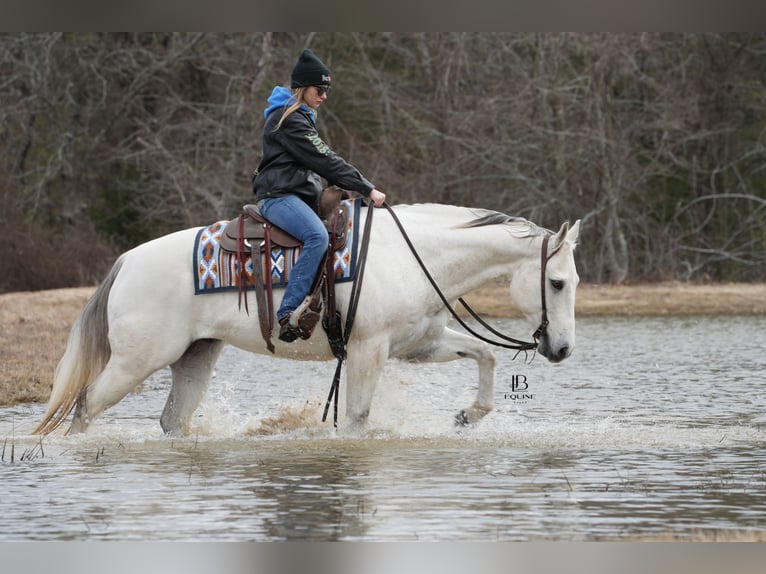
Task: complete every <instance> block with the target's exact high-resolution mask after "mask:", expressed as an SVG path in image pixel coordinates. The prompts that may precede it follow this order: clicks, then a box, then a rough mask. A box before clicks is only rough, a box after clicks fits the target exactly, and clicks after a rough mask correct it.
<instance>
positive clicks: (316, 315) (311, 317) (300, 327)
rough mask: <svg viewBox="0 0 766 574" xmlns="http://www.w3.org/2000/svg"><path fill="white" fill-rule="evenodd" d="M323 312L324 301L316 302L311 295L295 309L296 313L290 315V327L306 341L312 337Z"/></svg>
mask: <svg viewBox="0 0 766 574" xmlns="http://www.w3.org/2000/svg"><path fill="white" fill-rule="evenodd" d="M312 303H313V304H312ZM321 311H322V301H321V300H316V301H314V300H313V299H312V297H311V296H310V295H309V296H308V297H306V298H305V299H304V300H303V302H302V303H301V304H300V305H298V306H297V307H296V308H295V311H293V312H292V313H290V317H289V325H290V327H291V328H293V329H295V330H296V331H297V332H298V336H299V337H300V338H301V339H303V340H304V341H305V340H306V339H308V338H309V337H311V335H312V333H313V332H314V329H315V328H316V326H317V323H319V320H320V319H321V318H322V316H321ZM280 334H281V331H280Z"/></svg>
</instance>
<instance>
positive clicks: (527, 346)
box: [385, 204, 555, 359]
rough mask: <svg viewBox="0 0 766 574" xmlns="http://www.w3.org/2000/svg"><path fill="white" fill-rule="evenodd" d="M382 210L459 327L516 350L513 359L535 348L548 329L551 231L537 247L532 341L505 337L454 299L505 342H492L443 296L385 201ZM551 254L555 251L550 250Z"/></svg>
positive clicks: (483, 338)
mask: <svg viewBox="0 0 766 574" xmlns="http://www.w3.org/2000/svg"><path fill="white" fill-rule="evenodd" d="M385 207H386V209H388V212H389V213H390V214H391V217H392V218H393V219H394V222H395V223H396V226H397V227H398V228H399V231H400V232H401V234H402V237H403V238H404V241H405V242H406V243H407V246H408V247H409V248H410V251H411V252H412V254H413V255H414V256H415V259H416V260H417V262H418V264H419V265H420V268H421V269H422V270H423V273H425V275H426V277H427V278H428V281H429V282H430V283H431V286H432V287H433V288H434V290H435V291H436V294H437V295H438V296H439V298H440V299H441V301H442V303H443V304H444V306H445V307H446V308H447V310H448V311H449V312H450V313H451V314H452V316H453V317H454V318H455V320H456V321H457V322H458V323H460V326H461V327H463V328H464V329H465V330H466V331H468V332H469V333H470V334H471V335H473V336H474V337H476V338H477V339H479V340H481V341H484V342H485V343H489V344H490V345H494V346H495V347H502V348H504V349H512V350H515V351H518V352H517V353H516V355H515V356H514V357H513V358H514V359H515V358H516V356H518V354H519V353H520V352H522V351H524V352H526V351H532V350H535V349H537V345H538V342H539V340H540V338H541V337H542V336H543V335H545V334H546V333H547V331H548V324H549V323H548V305H547V302H546V297H545V271H546V269H547V268H548V261H549V260H550V258H551V257H552V256H553V253H551V254H550V255H549V254H548V242H549V240H550V237H551V234H550V233H547V232H546V234H545V236H544V237H543V244H542V247H541V249H540V260H541V264H540V294H541V305H542V317H541V319H540V325H539V326H538V327H537V329H536V330H535V332H534V333H533V334H532V339H533V340H532V341H520V340H519V339H514V338H513V337H509V336H507V335H504V334H503V333H500V332H499V331H497V330H496V329H495V328H493V327H492V326H491V325H489V324H488V323H487V322H486V321H484V319H482V318H481V317H480V316H479V314H478V313H477V312H476V311H474V310H473V309H472V308H471V306H470V305H468V303H466V302H465V300H464V299H463V298H462V297H459V298H458V301H459V302H460V304H461V305H462V306H463V308H464V309H465V310H466V311H467V312H468V313H469V314H470V315H471V317H473V318H474V319H476V321H477V322H478V323H479V324H480V325H481V326H482V327H484V328H485V329H487V330H488V331H489V332H490V333H492V334H493V335H495V336H496V337H499V338H500V339H501V340H502V341H506V342H500V341H495V340H492V339H488V338H487V337H484V336H483V335H481V334H480V333H477V332H476V331H474V330H473V329H472V328H471V327H470V326H469V325H468V324H467V323H466V322H465V321H463V319H462V318H461V317H460V316H459V315H458V313H457V311H455V309H454V308H453V307H452V305H450V302H449V301H448V300H447V297H446V296H445V295H444V293H443V292H442V290H441V289H440V288H439V285H438V284H437V283H436V280H435V279H434V278H433V276H432V275H431V273H429V271H428V269H427V268H426V266H425V263H423V260H422V259H421V258H420V255H419V254H418V252H417V250H416V249H415V246H414V245H413V244H412V241H411V240H410V238H409V236H408V235H407V232H406V231H405V230H404V226H403V225H402V223H401V221H399V218H398V217H397V216H396V213H394V210H393V209H392V208H391V206H389V205H388V204H385ZM554 253H555V251H554Z"/></svg>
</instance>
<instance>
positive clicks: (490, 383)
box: [406, 329, 495, 426]
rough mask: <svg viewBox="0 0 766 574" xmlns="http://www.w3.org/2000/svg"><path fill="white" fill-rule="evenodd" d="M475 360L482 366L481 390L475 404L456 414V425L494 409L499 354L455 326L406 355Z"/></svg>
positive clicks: (423, 358)
mask: <svg viewBox="0 0 766 574" xmlns="http://www.w3.org/2000/svg"><path fill="white" fill-rule="evenodd" d="M465 358H469V359H473V360H475V361H476V363H477V365H478V367H479V389H478V391H477V393H476V400H474V402H473V404H472V405H471V406H470V407H468V408H466V409H462V410H461V411H460V412H459V413H458V414H457V415H455V424H458V425H462V426H465V425H470V424H475V423H477V422H479V421H480V420H481V419H482V418H484V416H486V414H487V413H489V412H490V411H491V410H492V409H493V408H494V401H493V396H492V395H493V393H494V388H495V355H494V353H493V352H492V349H491V348H490V346H489V345H487V344H486V343H483V342H482V341H479V340H478V339H475V338H473V337H470V336H468V335H464V334H462V333H458V332H456V331H453V330H451V329H444V331H443V332H442V335H441V336H440V337H439V338H438V339H436V340H434V341H433V342H432V343H431V344H430V345H428V346H427V347H425V348H424V349H422V350H421V351H419V352H416V353H412V354H410V355H408V356H407V357H406V359H407V360H408V361H412V362H427V363H440V362H447V361H455V360H457V359H465Z"/></svg>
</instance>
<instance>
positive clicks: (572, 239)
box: [510, 219, 580, 363]
mask: <svg viewBox="0 0 766 574" xmlns="http://www.w3.org/2000/svg"><path fill="white" fill-rule="evenodd" d="M546 233H547V232H546ZM579 234H580V220H579V219H578V220H577V221H576V222H575V224H574V225H573V226H572V227H571V228H570V226H569V223H564V224H563V225H562V226H561V229H559V231H558V233H556V235H555V236H549V239H548V241H544V237H545V236H538V237H535V238H534V240H533V241H531V242H530V245H531V246H532V247H534V250H533V252H530V254H529V257H528V258H527V259H526V261H525V262H524V263H523V264H522V265H520V266H519V268H518V269H517V270H516V272H514V274H513V275H512V277H511V285H510V290H511V299H512V300H513V301H514V303H515V304H516V306H517V307H518V308H519V309H520V310H521V312H522V313H523V314H524V317H525V318H526V319H527V321H529V322H530V324H533V325H535V326H537V325H540V326H541V327H544V328H542V329H541V332H540V333H539V339H538V346H537V351H538V353H540V354H541V355H542V356H543V357H545V358H547V359H548V360H549V361H551V362H552V363H558V362H559V361H563V360H564V359H566V358H567V357H568V356H569V355H570V354H571V353H572V350H573V349H574V344H575V289H576V288H577V284H578V283H579V282H580V278H579V276H578V275H577V269H576V267H575V261H574V250H575V247H576V245H577V238H578V236H579ZM543 249H545V251H543ZM546 320H547V325H546Z"/></svg>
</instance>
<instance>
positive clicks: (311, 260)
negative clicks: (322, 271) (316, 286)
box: [259, 195, 329, 320]
mask: <svg viewBox="0 0 766 574" xmlns="http://www.w3.org/2000/svg"><path fill="white" fill-rule="evenodd" d="M259 208H260V210H261V213H262V214H263V216H264V217H265V218H266V219H268V220H269V221H270V222H272V223H273V224H274V225H276V226H277V227H280V228H282V229H284V230H285V231H287V232H288V233H289V234H290V235H292V236H293V237H295V238H296V239H298V240H299V241H301V242H302V243H303V250H302V251H301V254H300V255H299V256H298V260H297V261H296V262H295V265H294V266H293V268H292V271H291V272H290V278H289V281H288V283H287V288H286V289H285V294H284V296H283V297H282V303H281V304H280V306H279V309H278V310H277V320H281V319H283V318H284V317H287V316H288V315H289V314H290V313H292V312H293V311H294V310H295V308H296V307H297V306H298V305H300V304H301V303H302V302H303V300H304V299H305V298H306V296H307V295H308V294H309V292H310V291H311V286H312V284H313V283H314V278H315V277H316V273H317V270H318V269H319V266H320V265H321V263H322V259H323V258H324V254H325V251H327V244H328V242H329V238H328V236H327V229H325V226H324V224H323V223H322V220H321V219H319V216H318V215H317V214H316V213H315V212H314V210H313V209H311V208H310V207H309V206H308V204H306V202H304V201H303V200H302V199H301V198H299V197H298V196H296V195H285V196H283V197H273V198H266V199H264V200H263V201H261V202H259Z"/></svg>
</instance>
